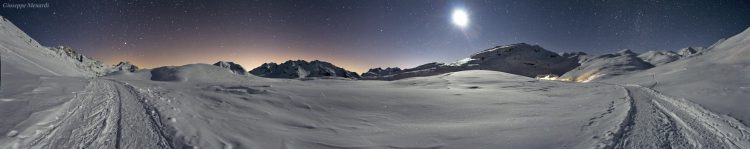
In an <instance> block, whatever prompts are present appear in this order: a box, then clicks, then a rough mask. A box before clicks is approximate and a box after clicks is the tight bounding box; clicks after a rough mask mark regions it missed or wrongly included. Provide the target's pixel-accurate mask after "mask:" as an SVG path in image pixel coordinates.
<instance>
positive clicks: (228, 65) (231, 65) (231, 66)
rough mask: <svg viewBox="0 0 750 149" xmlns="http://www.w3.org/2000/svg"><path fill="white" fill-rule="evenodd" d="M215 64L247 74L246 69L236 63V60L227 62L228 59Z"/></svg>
mask: <svg viewBox="0 0 750 149" xmlns="http://www.w3.org/2000/svg"><path fill="white" fill-rule="evenodd" d="M214 66H219V67H221V68H225V69H227V70H229V71H231V72H232V73H235V74H239V75H245V73H246V71H245V68H242V66H240V65H239V64H235V63H234V62H227V61H219V62H216V63H214Z"/></svg>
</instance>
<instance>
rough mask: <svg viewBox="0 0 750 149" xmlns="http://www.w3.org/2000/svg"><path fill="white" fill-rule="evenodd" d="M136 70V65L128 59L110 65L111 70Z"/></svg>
mask: <svg viewBox="0 0 750 149" xmlns="http://www.w3.org/2000/svg"><path fill="white" fill-rule="evenodd" d="M137 70H138V66H135V65H133V64H131V63H130V62H128V61H123V62H120V63H117V64H116V65H114V66H113V67H112V72H115V71H128V72H135V71H137Z"/></svg>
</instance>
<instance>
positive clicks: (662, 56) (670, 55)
mask: <svg viewBox="0 0 750 149" xmlns="http://www.w3.org/2000/svg"><path fill="white" fill-rule="evenodd" d="M681 57H682V55H679V54H677V53H675V52H672V51H648V52H646V53H643V54H640V55H638V58H641V59H642V60H643V61H646V62H648V63H650V64H651V65H654V66H659V65H664V64H666V63H671V62H674V61H677V60H679V59H680V58H681Z"/></svg>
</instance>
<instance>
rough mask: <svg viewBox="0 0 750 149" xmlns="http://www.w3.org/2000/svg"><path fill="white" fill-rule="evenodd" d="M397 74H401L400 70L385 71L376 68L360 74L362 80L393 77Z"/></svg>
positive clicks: (388, 69) (387, 69)
mask: <svg viewBox="0 0 750 149" xmlns="http://www.w3.org/2000/svg"><path fill="white" fill-rule="evenodd" d="M399 72H401V68H398V67H388V68H385V69H383V68H380V67H378V68H372V69H370V70H368V71H367V72H365V73H362V77H364V78H367V77H380V76H387V75H393V74H396V73H399Z"/></svg>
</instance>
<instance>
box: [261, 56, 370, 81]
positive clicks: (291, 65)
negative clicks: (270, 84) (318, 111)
mask: <svg viewBox="0 0 750 149" xmlns="http://www.w3.org/2000/svg"><path fill="white" fill-rule="evenodd" d="M250 73H251V74H253V75H256V76H260V77H266V78H290V79H293V78H308V77H342V78H353V79H356V78H360V76H359V75H358V74H357V73H354V72H351V71H348V70H346V69H344V68H341V67H338V66H336V65H333V64H331V63H328V62H324V61H319V60H314V61H311V62H307V61H304V60H296V61H292V60H289V61H286V62H284V63H281V64H276V63H265V64H263V65H261V66H259V67H257V68H255V69H253V70H250Z"/></svg>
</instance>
